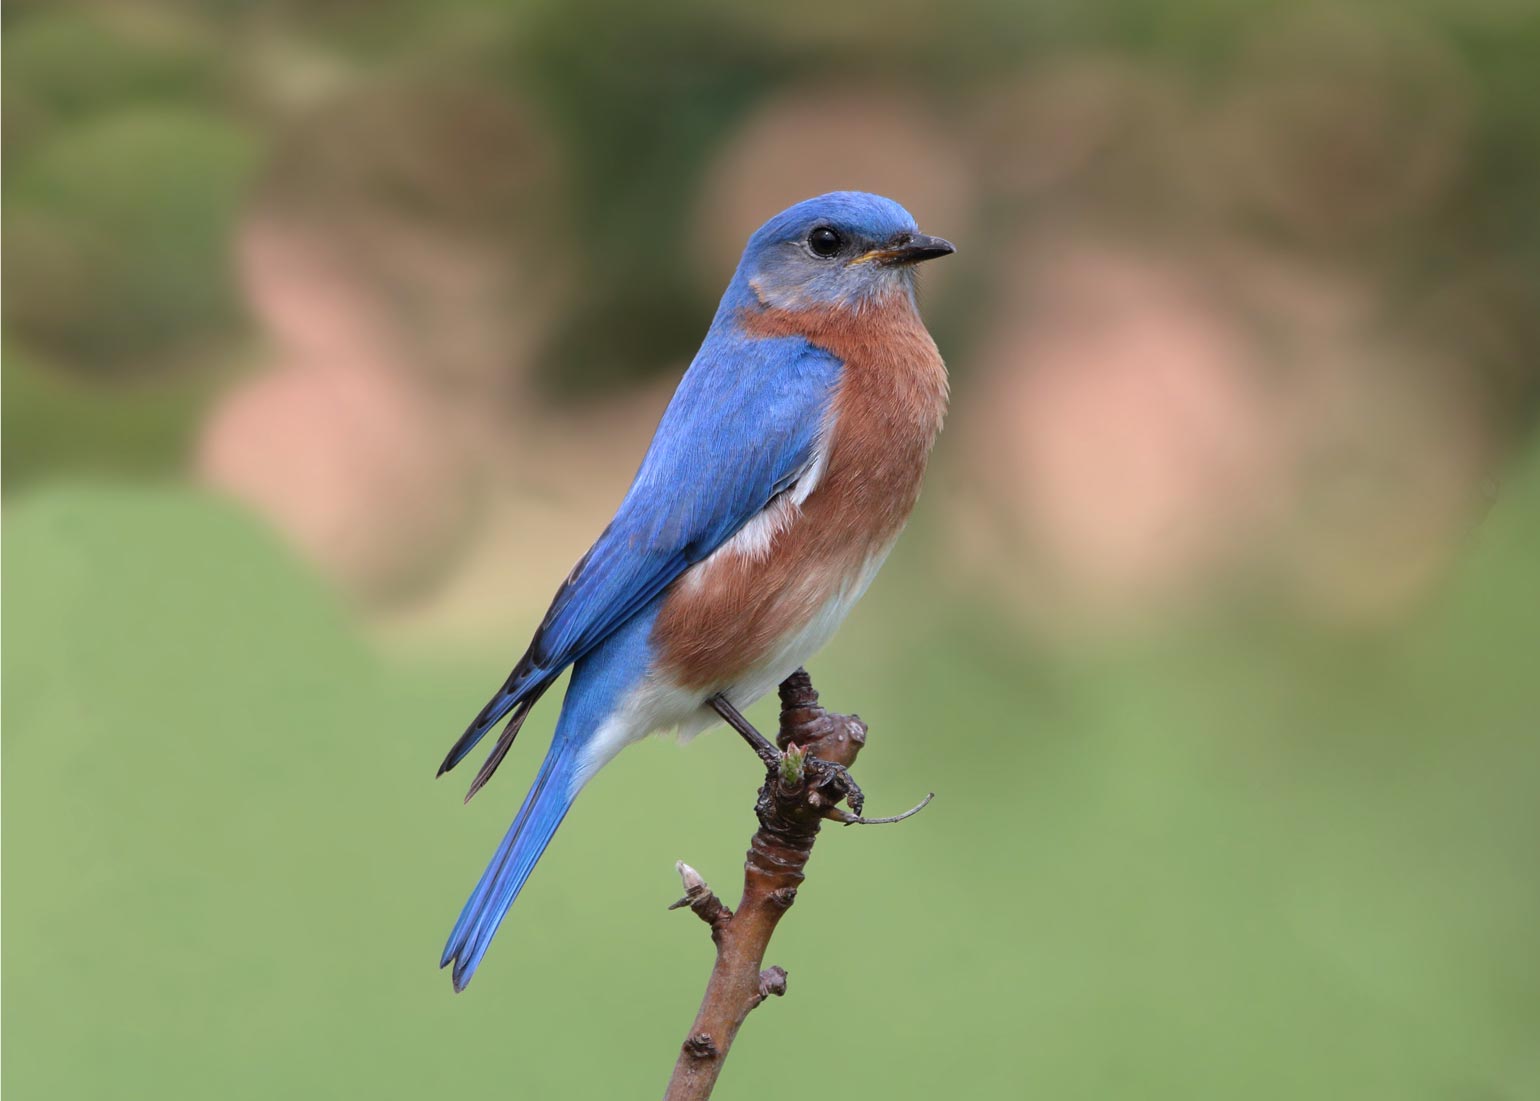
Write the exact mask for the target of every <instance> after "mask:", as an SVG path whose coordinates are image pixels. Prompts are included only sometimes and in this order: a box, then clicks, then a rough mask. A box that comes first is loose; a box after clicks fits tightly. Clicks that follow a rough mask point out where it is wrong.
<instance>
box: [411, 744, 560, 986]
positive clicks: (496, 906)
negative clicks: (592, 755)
mask: <svg viewBox="0 0 1540 1101" xmlns="http://www.w3.org/2000/svg"><path fill="white" fill-rule="evenodd" d="M508 740H509V741H510V742H511V741H512V739H511V738H509V739H508ZM504 752H506V750H504ZM494 757H498V759H499V760H500V759H501V758H500V756H498V754H497V752H496V751H494ZM576 757H577V754H576V753H575V752H574V751H573V750H572V748H571V747H570V745H568V744H565V743H561V742H558V744H555V745H552V747H551V751H550V752H549V753H548V754H547V755H546V758H545V763H544V764H542V765H541V766H540V772H539V774H538V775H537V776H536V777H535V783H534V785H533V786H532V787H531V788H530V790H529V794H528V795H526V796H525V797H524V805H523V806H521V807H520V808H519V813H518V815H517V816H516V817H515V818H514V820H513V825H512V826H511V827H510V828H509V830H508V833H507V835H506V836H505V837H504V838H503V840H502V843H501V844H500V845H499V846H498V847H497V852H496V853H495V854H494V855H493V857H492V862H491V863H490V864H489V865H488V866H487V870H486V871H485V872H483V873H482V876H481V881H480V882H479V883H477V884H476V889H475V890H474V891H472V892H471V897H470V898H469V899H468V900H467V901H466V903H465V908H464V909H463V910H461V911H460V918H459V920H458V921H456V922H455V927H454V931H453V932H451V933H450V934H449V941H448V943H447V944H445V945H444V954H443V956H442V957H441V958H440V959H439V966H440V967H448V966H449V965H450V964H451V963H452V964H453V965H454V970H453V971H452V972H451V975H452V977H453V979H454V987H455V990H456V991H460V990H464V989H465V987H466V985H467V984H468V983H469V982H470V981H471V976H472V975H474V974H475V973H476V968H477V966H478V965H479V964H480V963H481V959H482V957H483V956H485V955H486V952H487V947H488V946H489V945H490V944H491V943H492V934H493V933H495V932H497V927H498V926H499V925H501V924H502V920H503V917H504V915H505V914H507V913H508V908H509V907H510V906H512V905H513V900H514V899H515V898H517V897H518V894H519V891H520V890H521V889H523V887H524V883H525V881H526V880H528V879H529V874H530V872H532V871H533V870H534V867H535V862H536V861H538V860H539V859H540V855H541V854H542V853H543V852H545V848H546V846H547V845H549V844H550V843H551V838H552V836H554V835H555V833H556V827H558V826H560V825H561V823H562V819H564V818H565V817H566V816H567V811H568V809H569V808H570V807H571V806H572V800H573V797H574V795H575V794H576V793H575V792H574V791H573V786H572V779H573V774H574V771H575V769H574V764H575V761H576ZM493 767H495V765H494V766H493Z"/></svg>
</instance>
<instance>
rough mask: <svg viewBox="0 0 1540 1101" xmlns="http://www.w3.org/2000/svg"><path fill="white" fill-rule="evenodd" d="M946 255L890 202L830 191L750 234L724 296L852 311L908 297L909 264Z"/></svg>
mask: <svg viewBox="0 0 1540 1101" xmlns="http://www.w3.org/2000/svg"><path fill="white" fill-rule="evenodd" d="M952 251H954V250H953V248H952V245H951V244H950V243H949V242H947V241H943V240H942V239H941V238H939V237H927V236H926V235H925V234H923V233H921V232H920V228H919V226H917V225H915V223H914V218H913V217H911V216H910V214H909V212H908V211H907V210H905V209H904V208H903V207H901V206H899V205H898V204H897V203H895V202H894V201H893V200H892V199H884V198H883V197H882V196H881V195H869V194H867V193H866V192H864V191H831V192H830V193H829V194H827V195H820V196H818V197H817V198H816V199H808V200H806V201H804V202H800V203H798V204H797V205H796V206H793V207H790V208H788V209H786V210H783V211H781V213H779V214H777V215H776V216H775V217H774V218H771V219H770V220H769V221H768V222H766V223H765V224H764V225H762V226H760V227H759V229H758V230H756V231H755V233H754V236H752V237H750V238H749V244H748V248H746V249H744V251H743V259H742V261H740V262H739V264H738V272H737V274H736V275H735V276H733V285H732V287H730V288H729V290H728V298H729V299H734V298H737V299H739V300H740V302H743V303H745V304H746V301H747V296H749V295H752V296H753V297H754V298H755V299H757V300H758V301H759V302H760V303H761V304H763V305H765V306H770V307H773V308H779V309H789V310H797V309H809V308H816V307H819V306H854V307H857V308H859V307H860V306H861V305H862V304H864V303H866V302H867V301H869V300H871V299H874V298H878V297H883V296H885V295H887V294H889V293H892V292H901V293H903V294H906V295H912V293H913V287H914V265H915V264H918V263H920V262H921V261H923V260H931V259H934V258H935V257H937V256H946V255H947V254H948V253H950V252H952Z"/></svg>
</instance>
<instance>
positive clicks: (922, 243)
mask: <svg viewBox="0 0 1540 1101" xmlns="http://www.w3.org/2000/svg"><path fill="white" fill-rule="evenodd" d="M956 251H957V249H956V247H955V246H954V245H953V244H952V242H950V241H943V240H942V239H941V238H940V237H927V236H926V235H925V234H923V233H906V234H903V235H902V236H900V237H897V238H895V239H894V240H893V242H892V243H891V244H889V245H888V246H887V247H885V248H878V249H872V251H871V252H868V253H865V254H864V255H861V256H857V257H856V258H855V259H854V260H853V261H851V262H852V263H855V264H866V263H870V262H872V261H874V260H875V261H877V262H878V263H883V264H918V263H919V262H920V261H922V260H934V259H935V258H936V257H938V256H950V255H951V254H952V253H954V252H956Z"/></svg>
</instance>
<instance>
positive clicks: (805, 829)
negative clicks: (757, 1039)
mask: <svg viewBox="0 0 1540 1101" xmlns="http://www.w3.org/2000/svg"><path fill="white" fill-rule="evenodd" d="M780 695H781V728H780V733H779V735H778V736H777V738H776V746H771V744H770V742H769V740H768V739H766V738H765V737H764V736H763V735H762V734H760V733H759V731H757V730H755V729H754V727H753V725H752V724H750V723H749V722H748V720H747V719H745V718H744V717H743V716H742V715H741V714H740V713H739V712H738V711H737V709H736V708H734V707H733V706H732V705H731V704H730V703H728V702H727V701H726V700H724V699H721V698H718V699H716V700H713V701H712V703H713V706H714V707H716V708H717V710H718V712H719V713H720V714H721V715H722V717H723V718H724V719H726V720H727V722H728V724H729V725H730V726H732V727H733V729H734V730H736V731H738V733H739V734H740V735H741V736H742V737H743V739H744V741H746V742H748V743H749V745H750V746H751V747H752V748H753V749H754V751H755V752H756V753H757V754H758V755H759V758H760V760H761V761H762V762H763V763H764V765H765V782H764V785H763V786H762V787H761V788H760V789H759V798H758V800H757V801H756V803H755V807H754V813H755V815H756V816H757V817H758V819H759V829H758V831H756V832H755V834H754V837H753V840H752V841H750V843H749V851H748V857H747V859H746V860H745V862H744V867H743V898H742V899H741V900H740V901H739V903H738V908H737V910H736V911H735V910H730V909H728V907H727V906H726V905H725V904H723V902H722V900H721V899H719V898H718V897H717V896H716V894H715V893H714V892H713V891H712V890H711V888H710V887H708V886H707V885H706V881H705V880H704V879H703V878H702V877H701V875H700V873H699V872H697V871H696V870H695V869H694V868H691V867H690V866H689V865H688V864H686V863H684V862H683V861H680V862H679V864H678V865H677V867H678V871H679V875H680V878H681V880H682V881H683V883H684V897H683V898H681V899H680V900H679V901H678V902H676V903H674V904H673V906H671V907H669V908H670V909H683V908H685V907H688V908H689V909H690V910H692V911H693V912H694V913H695V915H696V916H697V917H699V918H700V919H701V920H702V921H704V922H706V924H707V925H709V926H710V928H711V939H712V941H713V942H714V943H715V944H716V961H715V963H714V965H713V966H712V969H711V977H710V979H709V980H708V981H707V983H706V994H705V997H704V998H703V999H702V1000H701V1007H700V1012H699V1013H697V1014H696V1016H695V1023H694V1024H693V1025H692V1026H691V1028H690V1032H689V1035H688V1036H687V1037H686V1039H685V1041H684V1043H683V1044H682V1045H681V1046H680V1050H679V1057H678V1059H677V1061H676V1062H675V1064H674V1074H673V1077H672V1078H671V1079H670V1080H669V1086H668V1092H667V1094H666V1095H665V1101H702V1099H704V1098H708V1097H710V1096H711V1091H712V1089H713V1088H714V1087H715V1085H716V1081H717V1077H718V1075H720V1074H721V1071H722V1064H723V1063H724V1061H725V1060H726V1059H727V1053H728V1051H729V1050H730V1049H731V1048H732V1044H733V1040H734V1039H735V1038H736V1037H737V1035H738V1030H739V1028H741V1027H742V1026H743V1022H744V1019H745V1018H746V1017H747V1016H748V1015H749V1013H750V1011H752V1010H753V1009H754V1008H755V1007H756V1006H758V1005H759V1004H760V1003H762V1002H763V1001H764V1000H765V999H766V998H770V997H780V996H781V995H783V994H785V993H786V972H785V970H783V969H782V968H780V967H768V968H766V967H763V964H764V958H765V951H766V949H767V948H768V947H769V944H770V938H771V936H772V935H773V934H774V933H775V928H776V926H777V924H779V922H780V920H781V918H782V916H783V915H785V913H786V911H787V910H788V909H789V908H790V907H791V905H792V903H793V902H795V901H796V898H797V890H798V888H799V887H800V886H801V885H802V880H803V878H804V872H803V869H804V868H805V867H806V865H807V861H808V858H809V857H810V856H811V855H812V851H813V842H814V841H815V840H816V839H817V837H818V828H819V826H820V825H821V824H822V822H823V821H824V820H825V819H826V818H827V819H831V820H833V821H837V822H841V823H843V824H845V825H864V824H876V823H882V822H898V821H902V820H903V819H905V818H908V817H910V816H911V815H914V814H917V813H919V812H920V811H921V810H923V809H924V808H925V807H926V805H927V804H929V803H930V801H931V798H932V797H933V796H932V795H927V796H926V797H925V799H924V801H923V802H921V803H920V805H919V806H917V807H913V808H911V809H910V810H907V811H905V812H904V813H903V814H899V815H894V816H893V817H891V818H862V817H861V807H862V803H863V799H862V795H861V789H860V788H859V787H857V786H856V782H855V781H854V780H853V779H852V778H851V776H850V771H849V766H850V765H852V764H854V763H855V759H856V755H857V754H858V753H860V751H861V747H862V746H864V745H865V744H866V724H865V723H863V722H862V721H861V720H860V719H859V718H858V717H857V716H855V715H836V714H831V713H830V712H828V711H825V710H824V709H823V708H822V707H821V706H819V703H818V693H817V692H816V691H814V690H813V682H812V679H811V678H810V677H808V675H807V673H806V672H804V671H803V670H801V669H798V670H797V671H796V672H795V673H793V674H792V675H791V676H790V677H788V678H787V679H786V681H785V682H784V683H783V684H782V685H781V688H780ZM777 747H779V748H777ZM841 802H846V803H848V804H849V805H850V808H851V810H850V811H845V810H842V809H840V807H839V806H838V804H839V803H841ZM852 812H854V813H852Z"/></svg>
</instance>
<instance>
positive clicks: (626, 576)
mask: <svg viewBox="0 0 1540 1101" xmlns="http://www.w3.org/2000/svg"><path fill="white" fill-rule="evenodd" d="M954 251H955V249H954V247H953V245H952V244H951V243H950V242H948V241H946V240H943V239H942V238H940V237H932V236H929V235H927V234H924V233H921V232H920V230H919V227H918V225H917V224H916V223H915V220H914V218H913V217H912V216H911V215H910V214H909V212H908V211H906V210H905V209H904V208H903V207H902V206H900V205H899V204H898V203H897V202H894V201H893V200H892V199H888V198H884V197H882V196H879V195H874V194H870V193H866V192H860V191H836V192H830V193H829V194H825V195H820V196H818V197H816V198H812V199H808V200H805V201H803V202H800V203H797V204H796V205H794V206H791V207H789V208H788V209H786V210H784V211H782V212H781V213H779V214H777V215H776V216H775V217H773V218H771V219H770V220H769V221H767V222H766V223H765V224H764V225H762V226H761V227H760V228H759V229H758V230H756V231H755V232H754V234H753V235H752V236H751V237H750V238H749V241H748V244H747V247H746V248H745V249H744V252H743V256H742V259H741V261H740V262H739V264H738V267H737V270H736V271H735V272H734V274H733V276H732V279H731V281H730V282H729V283H728V285H727V290H726V291H725V293H724V294H723V296H722V300H721V304H720V306H719V307H718V309H717V311H716V314H715V316H714V317H713V319H712V321H711V324H710V327H709V328H708V330H707V332H706V336H705V339H704V341H703V342H702V344H701V346H700V350H699V352H698V353H697V354H696V356H695V358H694V360H693V361H692V362H691V363H690V365H689V367H688V368H687V369H686V371H685V373H684V375H683V377H682V378H681V380H680V382H679V385H678V388H677V389H676V391H675V393H674V396H673V398H672V399H671V400H670V402H669V404H668V407H667V408H666V410H665V411H664V413H663V416H662V419H661V420H660V421H659V424H658V428H657V431H656V433H655V435H654V436H653V439H652V442H651V444H650V445H649V447H648V449H647V451H646V454H645V456H644V457H643V459H642V462H641V466H640V468H639V469H638V471H637V473H636V476H635V479H634V480H633V481H632V483H631V486H630V489H629V490H628V491H627V492H626V494H625V497H624V499H623V500H622V501H621V503H620V506H619V508H618V509H617V510H616V512H615V515H614V518H613V519H612V520H611V521H610V523H609V525H608V526H607V527H606V528H605V529H604V531H603V532H602V533H601V534H600V535H599V537H598V539H597V540H596V541H595V542H594V544H593V546H592V547H591V548H590V549H589V550H588V551H587V553H585V554H584V555H583V556H582V557H581V558H580V559H579V560H578V563H577V565H576V566H574V567H573V569H572V572H571V573H570V574H568V576H567V578H566V580H565V581H564V582H563V583H562V584H561V586H560V588H559V589H558V591H557V593H556V596H555V598H554V599H553V600H552V602H551V605H550V608H549V610H548V611H547V612H546V615H545V618H544V620H543V621H542V622H541V624H540V626H539V628H538V629H537V630H536V632H535V635H534V638H533V639H532V640H531V642H530V644H529V648H528V649H527V650H526V651H525V653H524V655H523V656H522V657H521V658H520V659H519V660H518V662H517V664H515V665H514V667H513V670H512V672H511V673H510V674H509V675H508V678H507V680H506V681H504V683H503V685H502V687H501V688H500V689H498V691H497V693H496V694H495V695H494V696H493V697H492V698H491V699H490V700H489V701H488V702H487V704H486V706H485V707H483V708H482V709H481V712H480V713H479V714H478V715H477V716H476V717H475V719H474V720H473V721H472V722H471V723H470V725H469V726H468V727H467V728H466V730H465V733H464V734H462V735H461V736H460V738H459V740H458V741H456V742H455V744H454V746H453V747H452V748H451V749H450V751H449V753H448V755H447V756H446V757H445V758H444V761H443V764H442V765H440V767H439V775H441V776H442V775H443V774H444V773H445V772H447V771H449V770H450V769H452V768H454V767H455V766H456V765H458V764H459V763H460V762H461V761H462V760H463V759H464V758H465V757H466V756H467V755H468V754H469V753H470V752H471V750H472V749H473V748H475V746H476V745H477V744H478V743H480V742H481V741H482V739H483V738H484V737H485V736H486V735H487V733H488V732H489V731H491V730H492V729H493V728H494V727H495V726H496V725H497V724H498V723H500V722H503V721H504V720H506V725H505V726H504V729H503V731H502V733H501V734H500V735H499V737H498V738H497V740H496V742H495V744H494V746H493V748H492V750H491V753H490V755H489V756H488V757H487V758H486V763H485V764H483V765H482V766H481V769H480V771H478V772H477V774H476V776H475V778H474V780H473V781H472V783H471V786H470V791H469V792H468V793H467V795H466V797H465V798H466V800H467V801H469V800H470V798H471V797H472V796H474V795H475V794H476V792H477V791H479V790H480V789H481V788H482V786H483V785H484V784H485V783H486V782H487V780H488V779H490V778H491V776H492V774H493V772H494V771H496V769H497V767H498V765H499V764H501V763H502V761H503V759H504V757H505V756H506V755H507V754H508V751H509V750H510V748H511V747H512V746H513V743H514V739H515V738H516V737H517V735H518V733H519V729H520V727H522V726H523V725H524V722H525V720H526V719H527V718H528V716H529V714H530V711H531V710H532V709H533V708H534V706H535V705H536V703H538V702H539V700H540V698H541V696H543V695H544V694H545V692H546V691H547V690H548V689H550V687H551V686H552V684H553V683H554V682H555V681H556V680H557V678H558V677H559V676H560V675H561V673H562V672H563V671H564V670H565V669H566V668H567V667H568V666H570V667H571V668H572V675H571V678H570V680H569V681H568V685H567V691H566V696H565V698H564V700H563V702H562V706H561V712H560V715H559V717H558V719H557V723H556V730H555V733H554V735H553V737H552V741H551V745H550V748H549V750H548V751H547V753H546V756H545V760H544V762H543V763H542V764H541V766H540V769H539V771H538V773H537V774H536V777H535V780H534V782H533V784H532V786H531V787H530V789H529V792H528V793H527V794H526V795H525V797H524V801H523V804H522V805H521V806H520V807H519V810H518V813H517V815H515V817H514V820H513V824H512V825H511V826H510V828H509V829H508V832H507V834H506V836H504V838H503V839H502V842H501V843H500V844H499V845H498V847H497V850H496V852H495V853H494V854H493V857H492V860H491V862H490V863H489V864H488V865H487V868H486V870H485V872H483V874H482V876H481V879H480V881H479V882H478V883H477V884H476V887H475V890H474V891H473V892H472V893H471V895H470V898H469V899H468V900H467V901H466V903H465V905H464V908H463V909H462V910H461V912H460V916H459V919H458V920H457V921H456V922H455V925H454V928H453V931H452V932H451V933H450V935H449V939H448V942H447V943H446V944H445V947H444V951H443V954H442V956H441V958H440V960H439V966H440V967H441V968H444V967H452V971H451V977H452V980H453V985H454V989H455V990H456V991H457V992H458V991H462V990H464V989H465V987H466V985H467V984H468V983H469V982H470V980H471V977H472V976H473V975H474V974H475V972H476V969H477V967H478V966H479V965H480V964H481V962H482V960H483V958H484V957H485V955H486V952H487V949H488V947H489V945H490V944H491V941H492V937H493V934H494V933H496V931H497V929H498V927H499V925H501V923H502V921H503V918H504V916H505V915H506V914H507V912H508V909H509V907H510V906H512V904H513V901H514V899H515V898H516V897H517V896H518V894H519V892H520V891H521V890H522V889H523V887H524V885H525V882H526V881H527V880H528V878H529V876H530V873H531V871H532V870H533V869H534V867H535V863H536V862H537V861H538V860H539V859H540V857H541V855H542V854H543V853H544V852H545V849H546V846H547V845H548V844H549V843H550V841H551V838H552V837H553V835H554V834H555V833H556V830H557V828H558V827H559V826H560V825H561V823H562V820H563V819H564V818H565V817H566V815H567V812H568V810H569V809H570V808H571V807H572V805H573V802H574V800H575V799H576V798H577V795H578V793H579V792H580V791H581V790H582V788H583V786H584V785H585V784H586V783H587V782H588V780H589V779H590V778H592V777H593V776H594V774H595V773H596V772H598V770H599V769H600V768H602V767H603V766H604V765H605V764H606V763H608V762H609V761H610V760H612V759H613V758H614V757H615V755H616V754H617V753H619V751H620V750H621V749H623V748H625V747H626V746H627V745H630V744H631V743H633V742H636V741H639V740H640V739H642V738H643V737H645V736H646V735H648V734H649V733H652V732H655V731H665V730H669V729H677V731H678V732H679V736H680V737H681V738H685V739H687V738H690V737H693V736H694V735H696V734H698V733H700V732H701V731H703V730H705V729H707V728H708V727H710V726H713V725H715V724H716V723H717V722H718V721H720V714H719V713H718V711H717V710H716V709H715V708H714V707H713V706H712V701H714V700H721V701H725V702H726V703H727V704H730V705H731V706H732V707H734V708H737V709H740V710H741V709H743V708H747V707H748V706H749V705H750V704H752V703H753V702H754V701H755V700H757V699H758V698H760V697H761V696H763V695H765V694H766V693H767V692H769V691H770V690H771V689H772V688H774V687H775V686H776V685H777V684H779V683H780V682H781V681H782V680H784V679H785V678H786V677H788V676H789V675H790V674H791V673H792V672H794V671H795V670H796V669H798V668H799V667H801V666H802V665H803V664H805V663H806V662H807V660H808V659H809V658H810V657H811V656H812V655H813V654H814V653H815V652H816V651H817V650H819V649H820V648H821V647H822V646H823V645H824V644H825V643H826V642H828V641H829V639H830V638H831V637H832V636H833V635H834V633H835V631H836V630H837V628H838V627H839V626H840V624H841V622H842V621H843V620H844V619H845V617H846V615H847V614H848V613H849V612H850V610H851V608H852V606H853V605H854V604H855V603H856V602H857V601H858V600H859V599H860V598H861V596H862V595H863V594H864V593H865V592H866V589H867V586H868V585H870V584H871V582H872V579H873V577H874V576H875V575H876V573H877V571H878V569H879V568H880V567H881V565H882V563H883V561H884V559H885V558H886V557H887V555H888V552H889V551H890V550H891V549H892V547H893V544H894V542H895V540H896V539H897V538H898V535H899V532H900V531H901V530H902V529H903V527H904V525H905V523H906V521H907V520H908V518H909V515H910V512H911V511H912V510H913V508H914V506H915V502H916V500H917V498H918V496H919V492H920V483H921V480H922V478H923V475H924V473H925V468H926V465H927V462H928V460H929V456H930V452H931V449H932V446H933V445H934V443H935V440H936V437H937V435H938V433H939V432H940V430H941V423H942V419H943V417H944V415H945V413H946V407H947V400H948V380H947V371H946V367H945V364H944V363H943V361H942V358H941V355H940V353H939V351H938V350H937V347H936V344H935V341H934V340H932V338H931V336H930V333H929V332H928V330H927V329H926V328H925V325H924V323H923V321H922V320H921V319H920V315H919V310H918V306H917V301H916V296H915V274H916V272H915V269H916V266H917V265H918V264H920V263H922V262H924V261H928V260H932V259H935V258H937V257H941V256H946V255H949V254H950V253H952V252H954Z"/></svg>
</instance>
